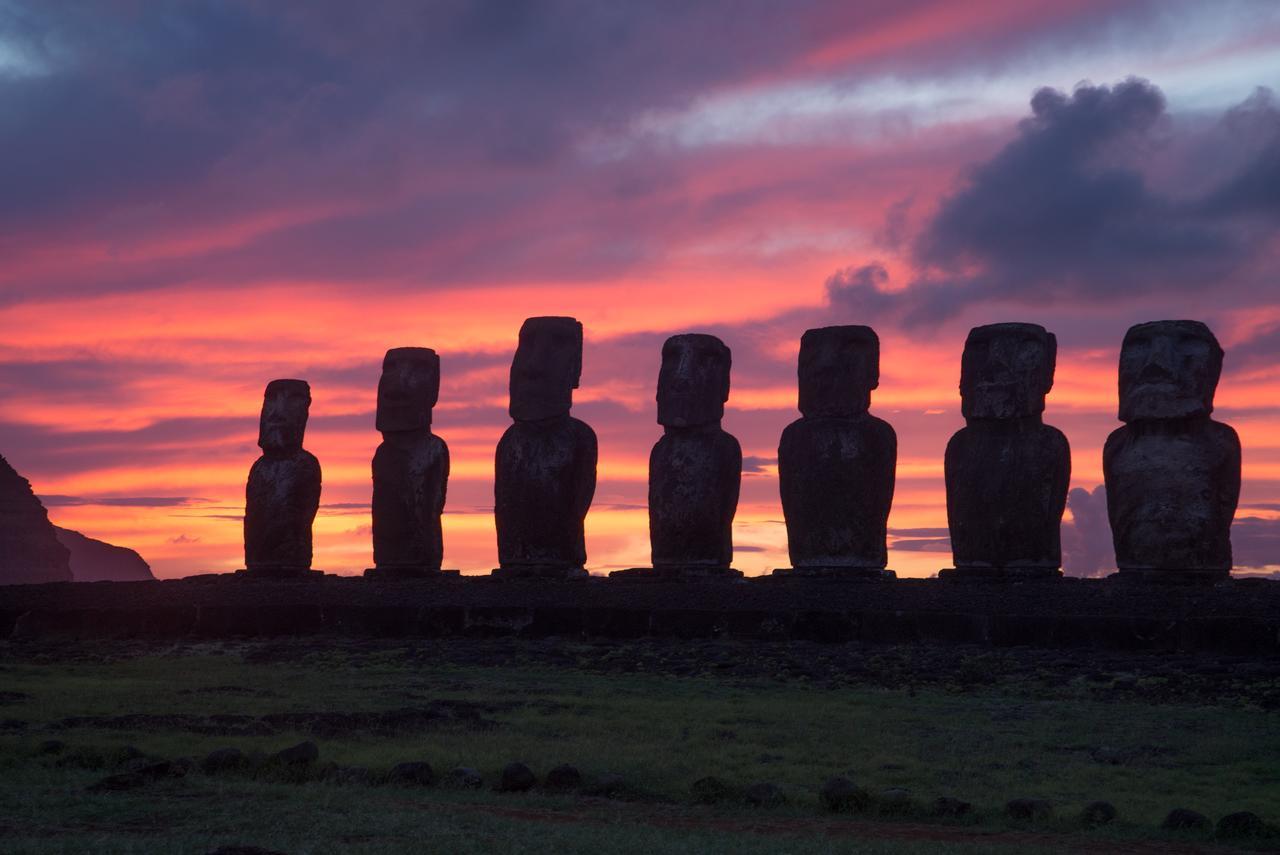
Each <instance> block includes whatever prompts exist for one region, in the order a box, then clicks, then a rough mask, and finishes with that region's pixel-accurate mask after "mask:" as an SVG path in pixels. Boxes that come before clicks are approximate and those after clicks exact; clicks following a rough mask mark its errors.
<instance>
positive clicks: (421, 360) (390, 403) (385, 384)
mask: <svg viewBox="0 0 1280 855" xmlns="http://www.w3.org/2000/svg"><path fill="white" fill-rule="evenodd" d="M439 397H440V357H439V356H437V355H436V352H435V351H434V350H431V349H430V348H427V347H395V348H392V349H391V350H388V351H387V355H386V356H385V357H383V359H382V376H381V377H380V378H378V420H377V427H378V430H380V431H382V432H383V433H392V432H396V431H412V430H422V429H423V428H427V427H430V426H431V408H432V407H434V406H435V405H436V401H437V400H438V399H439Z"/></svg>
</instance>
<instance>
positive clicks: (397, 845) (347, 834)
mask: <svg viewBox="0 0 1280 855" xmlns="http://www.w3.org/2000/svg"><path fill="white" fill-rule="evenodd" d="M694 643H697V644H706V645H708V646H711V645H710V643H707V642H691V644H694ZM467 644H470V645H472V648H473V650H474V651H475V655H473V656H471V657H470V659H469V660H468V661H459V660H458V659H456V658H450V657H441V658H438V659H436V658H432V657H430V656H427V655H424V652H423V650H422V649H421V648H415V647H414V646H412V645H402V644H387V645H377V644H358V645H357V644H348V645H343V644H341V643H339V642H325V643H324V646H322V647H320V648H318V649H316V650H312V649H311V648H309V647H308V646H307V645H305V644H302V643H298V644H296V645H271V646H266V645H234V644H226V645H223V644H209V645H196V644H185V645H177V646H172V647H165V648H153V649H150V650H147V649H145V648H141V647H138V646H129V645H123V644H122V645H118V646H116V647H114V648H113V647H111V646H107V647H99V648H97V649H95V650H94V651H91V652H87V653H85V654H84V655H83V656H77V657H68V656H66V655H65V651H62V652H60V653H58V654H57V655H50V656H41V655H39V653H38V652H36V651H32V650H31V649H27V648H17V647H3V646H0V691H4V692H18V693H23V694H24V695H26V696H28V697H26V698H19V699H16V700H11V701H10V702H8V703H6V704H5V705H3V706H0V719H6V718H7V719H19V720H23V721H27V722H29V726H28V728H27V729H26V731H24V732H20V733H13V732H8V733H0V832H2V833H3V837H0V840H2V841H3V846H2V847H0V848H3V850H4V851H6V852H9V851H14V852H81V851H94V852H205V851H208V850H210V849H213V848H215V847H216V846H217V845H220V844H226V843H233V842H243V843H254V844H256V845H260V846H266V847H270V848H276V849H279V850H282V851H285V852H289V853H298V852H316V853H319V852H339V851H341V852H366V851H367V852H400V851H403V852H419V851H440V852H455V851H456V852H492V851H514V852H551V851H557V852H719V851H724V852H730V851H732V852H765V851H769V852H774V851H787V852H796V853H807V852H854V851H856V852H880V851H885V852H887V851H895V852H920V853H934V852H975V853H976V852H987V851H1010V846H1009V845H1006V844H1005V843H1002V842H1001V840H999V839H998V836H999V834H1004V833H1006V832H1009V833H1011V832H1010V831H1009V830H1010V829H1012V828H1013V827H1012V826H1011V825H1010V824H1009V823H1008V822H1007V820H1005V818H1004V817H1003V814H1002V806H1003V805H1004V803H1005V802H1006V801H1007V800H1009V799H1011V798H1015V797H1036V798H1045V799H1048V800H1050V801H1051V802H1053V804H1054V806H1055V819H1054V820H1053V821H1051V822H1050V823H1048V825H1047V827H1045V828H1041V829H1037V831H1038V832H1044V833H1046V834H1048V835H1049V837H1048V838H1046V840H1047V842H1045V841H1040V840H1035V841H1031V840H1024V839H1020V838H1010V840H1012V841H1015V842H1017V843H1018V845H1017V846H1016V847H1014V848H1016V849H1017V851H1029V850H1033V849H1035V848H1036V847H1039V846H1043V847H1044V849H1045V851H1053V850H1056V849H1058V848H1059V846H1060V845H1061V846H1064V847H1066V846H1068V844H1070V845H1072V846H1074V845H1075V844H1076V843H1079V842H1080V841H1082V840H1083V841H1096V842H1103V841H1117V842H1118V841H1133V840H1144V839H1145V840H1152V841H1166V842H1168V843H1169V844H1170V845H1172V843H1173V842H1175V841H1183V842H1190V841H1192V840H1195V839H1196V838H1195V837H1194V836H1191V837H1185V836H1184V837H1170V836H1168V835H1164V834H1163V833H1162V832H1160V831H1158V829H1157V826H1158V824H1159V822H1160V820H1161V819H1162V818H1163V817H1164V815H1165V814H1166V813H1167V812H1168V811H1169V810H1170V809H1171V808H1174V807H1191V808H1194V809H1196V810H1199V811H1200V812H1202V813H1204V814H1206V815H1208V816H1209V817H1210V818H1212V819H1216V818H1217V817H1219V816H1222V815H1223V814H1226V813H1229V812H1232V811H1238V810H1251V811H1254V812H1255V813H1258V814H1260V815H1261V816H1263V818H1264V819H1267V820H1269V821H1272V822H1275V821H1277V820H1280V816H1277V815H1276V809H1275V805H1277V804H1280V726H1277V720H1276V714H1275V713H1274V712H1267V711H1264V710H1260V709H1251V708H1249V707H1248V706H1247V705H1236V706H1226V705H1224V706H1207V705H1186V704H1183V705H1175V704H1169V703H1162V704H1150V703H1142V702H1134V701H1129V700H1112V699H1110V698H1102V699H1099V697H1098V696H1097V692H1096V690H1093V689H1091V688H1090V687H1088V686H1086V685H1084V684H1083V682H1081V683H1079V684H1076V683H1069V684H1067V685H1064V686H1057V687H1055V688H1054V689H1053V690H1052V691H1045V690H1044V689H1043V687H1040V686H1034V685H1025V686H1024V685H1020V684H1016V683H1015V684H1009V683H999V682H998V683H997V684H996V685H994V686H978V687H974V688H970V689H968V690H966V691H957V690H954V689H948V688H947V687H943V686H934V687H929V688H918V689H914V690H912V689H889V688H873V687H868V686H858V685H836V686H829V685H813V684H811V683H808V682H806V681H804V680H795V679H775V678H770V677H766V676H757V677H751V678H742V677H737V676H735V677H724V676H715V675H714V673H699V674H695V675H688V676H675V675H672V674H651V673H650V674H646V673H626V674H623V673H600V672H599V671H598V670H593V668H592V665H593V663H595V662H596V661H597V660H598V659H599V657H600V656H601V655H602V652H601V649H600V648H599V647H598V646H589V645H572V644H568V643H566V644H564V645H563V646H562V648H561V650H560V651H559V652H560V653H561V654H562V655H561V656H560V659H561V660H562V664H560V665H549V664H547V662H546V659H545V657H541V658H539V659H538V660H537V663H536V664H529V663H528V662H527V661H526V660H525V658H524V657H523V655H522V651H521V646H520V643H519V642H512V641H494V642H486V643H478V642H467ZM620 649H625V647H618V648H613V649H611V650H609V651H606V652H607V653H609V654H612V653H613V652H615V651H616V650H620ZM727 649H730V650H732V651H733V652H734V653H735V654H740V655H750V651H751V649H752V648H751V647H750V646H749V645H748V646H738V647H733V648H727ZM721 652H723V651H721ZM438 700H458V701H467V702H471V703H474V704H478V705H479V707H480V710H481V712H480V714H481V716H482V717H483V718H484V719H486V720H488V721H491V722H494V723H496V726H494V727H492V728H477V727H474V726H468V725H467V724H465V723H453V724H447V725H445V726H442V727H439V728H433V729H430V730H427V731H422V732H416V733H401V734H381V735H380V734H374V733H370V732H364V731H357V732H355V733H352V734H350V735H347V736H343V737H341V738H329V739H326V738H318V737H314V736H311V735H309V734H307V733H288V732H282V733H274V734H272V735H270V736H252V737H244V736H237V737H228V736H211V735H202V734H198V733H191V732H186V731H182V730H174V729H164V728H159V729H153V730H144V731H118V730H107V729H98V728H90V727H75V728H68V729H51V728H50V727H49V725H51V724H52V723H54V722H57V721H59V720H61V719H64V718H66V717H69V716H84V715H101V716H112V715H122V714H126V713H138V712H151V713H191V714H199V715H213V714H219V713H239V714H250V715H255V716H256V715H263V714H267V713H273V712H290V711H342V712H353V711H376V710H388V709H396V708H401V707H413V706H424V705H427V704H429V703H431V702H432V701H438ZM51 738H56V739H60V740H63V741H65V742H66V743H68V745H69V746H71V749H72V750H73V751H74V750H80V751H81V752H82V753H84V754H85V756H86V758H87V759H88V760H92V759H93V758H92V755H93V754H94V753H96V754H104V753H108V752H110V751H111V750H112V749H116V748H119V747H121V746H124V745H131V746H134V747H136V748H138V749H141V750H142V751H144V752H145V753H147V754H149V755H154V756H157V757H165V758H176V757H184V756H188V757H199V756H202V755H203V754H205V753H207V752H208V751H210V750H212V749H215V748H219V747H223V746H227V745H234V746H236V747H239V748H241V749H243V750H244V751H246V752H254V751H259V752H272V751H275V750H278V749H280V748H282V747H285V746H288V745H291V744H293V743H295V742H298V741H301V740H302V739H306V738H313V739H314V740H315V741H316V742H317V743H318V744H319V746H320V750H321V760H322V761H332V762H335V763H338V764H340V765H343V766H361V767H367V768H370V769H373V770H375V771H376V770H385V769H387V768H389V767H390V766H392V765H394V764H395V763H398V762H401V761H404V760H420V759H421V760H427V761H429V762H430V763H431V764H432V765H433V766H434V767H435V768H436V770H437V771H438V772H445V771H447V770H449V769H450V768H452V767H454V766H470V767H474V768H476V769H478V770H480V771H481V772H482V773H483V774H484V775H485V778H486V781H496V779H497V777H498V773H499V770H500V769H501V768H502V767H503V766H504V765H505V764H507V763H509V762H511V761H513V760H520V761H522V762H524V763H527V764H528V765H529V766H530V767H531V768H533V769H534V771H535V772H537V773H538V774H539V775H540V776H541V775H542V774H543V773H545V772H546V771H547V770H548V769H550V768H551V767H552V766H554V765H557V764H559V763H564V762H569V763H573V764H574V765H576V766H578V767H579V768H580V769H581V770H582V771H583V773H584V775H585V776H586V778H587V780H588V782H590V781H591V780H593V779H596V778H598V777H600V776H601V775H604V774H606V773H616V774H620V775H622V776H623V778H624V779H625V781H626V782H627V785H628V789H629V790H630V791H631V792H632V794H633V797H634V800H632V801H627V802H614V801H608V800H600V799H588V800H583V799H582V798H580V797H576V796H564V795H553V794H546V793H540V792H536V791H535V792H534V793H530V794H525V795H520V796H512V795H504V794H497V793H493V792H490V791H488V790H487V789H486V790H484V791H479V792H466V793H458V792H451V791H448V790H444V789H440V788H435V789H430V790H402V789H395V788H389V787H376V786H367V785H344V786H339V785H337V784H333V783H326V782H323V781H312V782H309V783H306V784H301V785H298V784H285V783H272V782H269V781H266V780H261V779H255V778H254V777H252V776H251V775H245V776H226V777H224V776H216V777H215V776H205V775H201V774H198V773H193V774H191V775H188V776H187V777H186V778H185V779H182V780H181V781H173V782H163V783H157V784H153V785H149V786H148V787H146V788H144V789H141V790H135V791H130V792H128V793H111V794H101V795H95V794H89V793H86V792H85V788H86V787H87V786H88V785H89V784H91V783H92V782H93V781H95V780H97V779H99V778H101V777H102V776H103V775H105V774H108V773H109V772H110V771H112V770H111V769H85V768H75V767H68V766H66V765H63V766H59V765H57V758H56V757H54V756H37V755H35V754H34V749H35V746H36V745H37V744H39V743H40V742H41V741H43V740H46V739H51ZM89 749H92V751H89ZM1100 756H1101V757H1103V758H1104V760H1103V762H1100V761H1099V759H1097V758H1098V757H1100ZM1107 758H1110V759H1111V760H1115V761H1117V762H1114V763H1112V762H1106V759H1107ZM64 762H65V761H64ZM836 774H844V775H847V776H849V777H851V778H852V779H853V780H855V781H856V782H857V783H859V784H860V785H861V786H863V787H864V788H866V789H867V790H869V791H871V792H872V793H875V792H878V791H879V790H881V789H883V788H887V787H906V788H908V789H910V790H911V792H912V794H913V796H914V797H915V800H916V801H917V802H918V803H919V804H921V805H924V806H927V805H928V804H929V803H930V802H932V800H933V799H934V798H936V797H937V796H941V795H948V796H955V797H959V798H962V799H965V800H967V801H970V802H972V803H973V804H974V806H975V809H976V816H975V817H974V818H973V819H971V820H969V821H967V822H966V823H964V824H962V825H959V826H950V827H951V828H953V829H954V832H955V833H954V835H952V837H953V839H949V840H944V841H929V840H913V839H910V838H911V837H912V835H911V834H910V833H907V834H906V839H904V838H903V836H902V829H904V828H911V827H915V825H919V824H933V825H934V826H936V825H937V824H938V822H939V821H937V820H932V819H929V818H928V817H927V816H926V815H925V812H924V811H921V813H920V814H919V815H917V816H915V817H911V818H908V819H906V820H901V819H879V818H854V819H853V821H852V825H850V824H849V820H848V819H847V818H837V819H833V818H832V817H831V816H830V815H829V814H825V813H824V812H823V811H822V810H821V809H820V807H819V803H818V799H817V791H818V788H819V787H820V786H821V785H822V783H823V781H824V780H825V779H826V778H828V777H830V776H832V775H836ZM706 775H715V776H716V777H719V778H722V779H723V780H724V781H726V782H727V783H730V784H731V785H736V786H745V785H748V784H751V783H754V782H759V781H769V782H772V783H774V784H776V785H778V786H779V787H781V788H782V790H783V791H784V792H785V794H786V795H787V797H788V803H787V804H786V805H784V806H781V807H778V808H770V809H764V808H750V807H747V806H745V805H738V804H728V805H722V806H717V807H714V808H712V807H705V806H694V805H692V804H690V798H689V785H690V783H691V782H693V781H694V780H696V779H698V778H701V777H703V776H706ZM1094 799H1106V800H1108V801H1110V802H1112V803H1113V804H1115V805H1116V807H1117V808H1118V809H1119V812H1120V819H1119V820H1118V821H1117V822H1116V823H1115V824H1114V825H1113V826H1110V827H1108V828H1105V829H1097V830H1085V829H1082V828H1081V827H1080V826H1079V824H1078V823H1077V822H1076V820H1075V816H1076V814H1078V812H1079V810H1080V808H1081V807H1082V806H1083V805H1084V804H1085V803H1087V802H1089V801H1092V800H1094ZM512 808H519V810H520V811H528V812H532V813H528V814H520V815H513V814H512V811H511V809H512ZM761 822H763V823H775V824H776V826H777V827H770V828H768V829H764V830H763V831H761V830H759V829H753V825H754V824H758V823H761ZM832 822H836V823H837V826H838V829H837V832H838V833H829V832H831V831H832V829H831V828H830V827H829V825H830V823H832ZM842 823H843V825H842ZM966 829H970V830H972V829H980V830H982V831H985V832H992V833H997V838H991V839H983V840H979V839H977V838H976V837H972V836H971V835H966V834H965V831H966ZM895 836H896V837H895ZM944 836H945V835H944ZM970 838H972V839H970Z"/></svg>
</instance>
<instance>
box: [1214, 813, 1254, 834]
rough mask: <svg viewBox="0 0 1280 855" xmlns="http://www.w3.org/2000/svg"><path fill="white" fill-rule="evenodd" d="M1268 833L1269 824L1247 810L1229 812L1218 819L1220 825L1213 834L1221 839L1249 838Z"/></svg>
mask: <svg viewBox="0 0 1280 855" xmlns="http://www.w3.org/2000/svg"><path fill="white" fill-rule="evenodd" d="M1266 833H1267V825H1266V823H1264V822H1263V821H1262V818H1261V817H1260V816H1258V815H1257V814H1256V813H1253V812H1251V811H1247V810H1242V811H1239V812H1237V813H1229V814H1227V815H1226V816H1224V817H1223V818H1222V819H1220V820H1218V826H1217V827H1216V828H1215V829H1214V830H1213V836H1214V837H1216V838H1218V839H1219V840H1247V839H1249V838H1251V837H1263V836H1265V835H1266Z"/></svg>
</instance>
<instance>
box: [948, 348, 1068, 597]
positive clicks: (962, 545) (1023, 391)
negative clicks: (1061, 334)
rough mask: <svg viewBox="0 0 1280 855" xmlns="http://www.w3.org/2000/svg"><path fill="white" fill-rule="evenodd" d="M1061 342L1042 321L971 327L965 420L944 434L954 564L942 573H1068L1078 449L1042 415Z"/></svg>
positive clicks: (963, 377) (963, 389)
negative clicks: (1066, 535)
mask: <svg viewBox="0 0 1280 855" xmlns="http://www.w3.org/2000/svg"><path fill="white" fill-rule="evenodd" d="M1057 350H1058V342H1057V339H1055V338H1054V336H1053V334H1052V333H1050V332H1046V331H1045V329H1044V327H1041V326H1038V325H1036V324H991V325H990V326H983V327H974V328H973V329H972V330H970V331H969V337H968V338H967V339H966V340H965V343H964V356H963V358H962V361H961V365H960V400H961V411H962V412H963V414H964V419H965V425H966V426H965V427H963V428H961V429H960V430H959V431H957V432H956V434H955V435H954V436H952V437H951V441H950V442H949V443H947V453H946V463H945V469H946V481H947V525H948V526H949V528H950V530H951V553H952V558H953V559H954V561H955V565H956V566H955V569H954V570H943V571H942V572H941V573H939V576H941V577H950V578H961V579H963V578H992V579H1026V578H1058V577H1061V575H1062V571H1061V570H1060V569H1059V567H1060V565H1061V564H1062V546H1061V541H1060V539H1059V529H1060V527H1061V524H1062V512H1063V510H1064V509H1065V508H1066V503H1067V488H1068V486H1069V485H1070V481H1071V450H1070V448H1069V447H1068V445H1067V438H1066V437H1065V436H1063V435H1062V432H1061V431H1059V430H1058V429H1057V428H1054V427H1051V426H1049V425H1046V424H1045V423H1044V422H1043V420H1042V413H1043V412H1044V399H1045V395H1047V394H1048V393H1049V389H1050V388H1052V387H1053V369H1054V363H1055V361H1056V359H1057Z"/></svg>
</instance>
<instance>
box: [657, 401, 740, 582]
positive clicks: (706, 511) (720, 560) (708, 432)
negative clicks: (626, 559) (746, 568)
mask: <svg viewBox="0 0 1280 855" xmlns="http://www.w3.org/2000/svg"><path fill="white" fill-rule="evenodd" d="M741 472H742V449H741V447H739V445H738V441H737V440H736V439H734V438H733V437H732V436H730V435H729V434H727V433H725V432H724V431H723V430H721V429H720V426H719V424H716V425H714V426H708V427H705V428H702V429H699V428H687V429H683V430H681V429H675V430H669V431H668V432H666V433H665V434H663V437H662V439H660V440H658V442H657V444H656V445H654V447H653V451H652V453H651V454H650V455H649V539H650V546H651V549H652V560H653V566H654V567H696V566H706V567H716V568H720V567H724V568H727V567H729V565H730V564H732V563H733V515H734V513H735V511H736V510H737V507H738V489H739V479H740V477H741V476H740V473H741Z"/></svg>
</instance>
